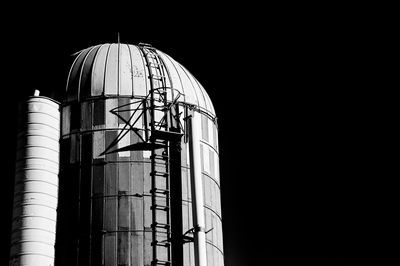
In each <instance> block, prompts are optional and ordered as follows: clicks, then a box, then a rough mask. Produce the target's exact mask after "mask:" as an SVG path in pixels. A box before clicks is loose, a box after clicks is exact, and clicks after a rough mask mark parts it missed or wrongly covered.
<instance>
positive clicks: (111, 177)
mask: <svg viewBox="0 0 400 266" xmlns="http://www.w3.org/2000/svg"><path fill="white" fill-rule="evenodd" d="M105 170H106V175H105V182H106V186H105V195H106V196H113V195H117V194H118V183H117V180H118V172H117V164H115V163H108V164H106V165H105Z"/></svg>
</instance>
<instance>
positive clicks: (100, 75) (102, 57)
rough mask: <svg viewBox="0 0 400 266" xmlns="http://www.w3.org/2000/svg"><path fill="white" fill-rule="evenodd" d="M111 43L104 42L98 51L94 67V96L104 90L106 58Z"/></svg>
mask: <svg viewBox="0 0 400 266" xmlns="http://www.w3.org/2000/svg"><path fill="white" fill-rule="evenodd" d="M109 48H110V45H109V44H104V45H102V46H101V47H100V49H99V51H98V52H97V55H96V58H95V60H94V63H93V69H92V89H91V91H92V93H91V95H92V96H98V95H102V94H103V92H104V76H105V67H106V58H107V54H108V49H109Z"/></svg>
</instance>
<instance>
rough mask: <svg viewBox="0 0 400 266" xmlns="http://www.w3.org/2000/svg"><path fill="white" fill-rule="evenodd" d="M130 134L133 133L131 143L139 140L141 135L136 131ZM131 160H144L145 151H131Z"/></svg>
mask: <svg viewBox="0 0 400 266" xmlns="http://www.w3.org/2000/svg"><path fill="white" fill-rule="evenodd" d="M130 135H131V137H130V138H131V139H130V143H131V144H133V143H137V142H139V137H138V135H137V134H136V133H135V132H133V131H131V133H130ZM131 160H132V161H143V151H131Z"/></svg>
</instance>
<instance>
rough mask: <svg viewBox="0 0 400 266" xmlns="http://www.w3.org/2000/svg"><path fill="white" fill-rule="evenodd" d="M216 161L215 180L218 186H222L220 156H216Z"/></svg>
mask: <svg viewBox="0 0 400 266" xmlns="http://www.w3.org/2000/svg"><path fill="white" fill-rule="evenodd" d="M215 157H216V159H215V161H214V162H215V165H214V166H215V175H214V177H215V180H216V181H217V183H218V184H220V180H219V160H218V155H217V154H216V156H215Z"/></svg>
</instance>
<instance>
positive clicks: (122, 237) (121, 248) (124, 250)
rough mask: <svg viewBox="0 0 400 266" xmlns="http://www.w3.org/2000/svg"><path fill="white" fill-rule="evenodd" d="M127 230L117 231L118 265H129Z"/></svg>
mask: <svg viewBox="0 0 400 266" xmlns="http://www.w3.org/2000/svg"><path fill="white" fill-rule="evenodd" d="M129 236H130V233H129V232H119V233H118V250H117V253H118V261H117V265H118V266H127V265H130V256H129V255H130V254H129V253H130V245H129V242H130V241H129Z"/></svg>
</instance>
